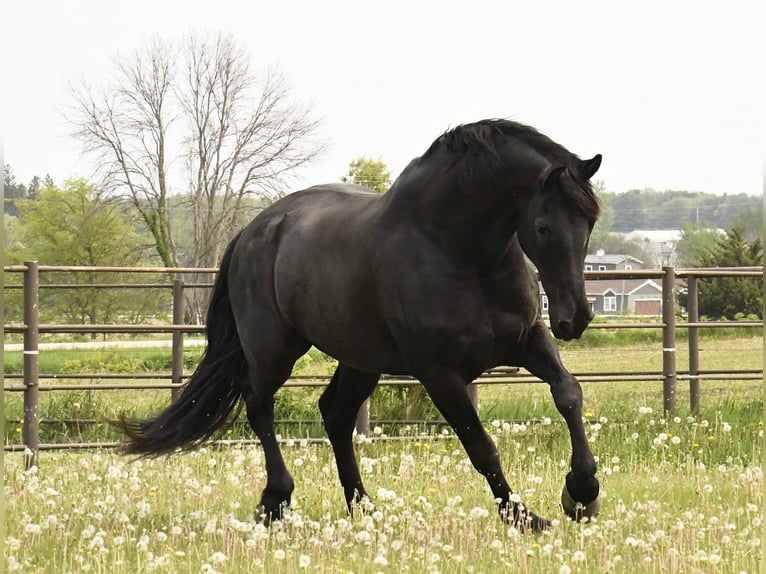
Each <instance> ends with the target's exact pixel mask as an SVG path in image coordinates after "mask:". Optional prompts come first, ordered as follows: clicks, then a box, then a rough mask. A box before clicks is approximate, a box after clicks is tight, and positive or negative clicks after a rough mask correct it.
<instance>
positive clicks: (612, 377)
mask: <svg viewBox="0 0 766 574" xmlns="http://www.w3.org/2000/svg"><path fill="white" fill-rule="evenodd" d="M4 271H5V273H6V278H7V277H9V275H13V274H21V275H22V276H23V280H22V282H19V283H13V282H12V283H7V284H5V285H4V288H5V289H10V290H14V289H15V290H22V291H23V320H22V321H21V322H15V323H14V322H11V323H9V324H6V325H4V331H5V333H18V334H23V345H22V349H23V353H24V361H23V374H18V375H14V374H11V375H6V376H5V378H6V379H7V380H8V381H10V384H7V385H4V389H3V390H4V392H21V393H23V394H24V416H23V419H21V420H18V421H11V422H17V423H19V424H21V425H22V444H6V445H5V446H4V449H5V450H6V451H23V452H24V453H25V454H24V456H25V463H26V465H27V466H32V465H36V464H37V457H38V452H39V451H40V450H53V449H63V448H89V447H94V446H97V447H111V446H115V445H116V444H118V443H61V444H40V440H39V431H40V426H39V425H40V423H41V422H43V423H46V424H47V423H54V422H59V423H60V422H62V421H54V420H48V419H46V420H45V421H41V420H40V419H39V416H38V414H39V413H38V409H39V392H40V391H45V392H54V391H71V390H142V389H159V390H169V391H170V394H171V400H175V398H176V397H177V395H178V393H179V392H180V390H181V389H182V387H183V383H184V381H185V380H186V379H188V375H185V374H184V365H183V352H184V335H185V334H200V333H204V331H205V327H204V325H186V324H184V310H185V309H184V298H185V291H184V290H185V289H200V288H202V289H209V288H211V287H212V285H213V284H212V282H202V283H200V282H194V283H192V282H190V283H185V282H184V281H183V279H182V276H183V275H184V274H209V275H211V277H212V275H213V274H215V273H217V271H218V269H217V268H188V267H178V268H176V267H73V266H53V265H39V264H38V263H37V262H35V261H29V262H26V263H25V264H24V265H11V266H7V267H5V268H4ZM44 273H58V274H61V273H65V274H73V275H76V274H79V273H91V274H92V273H120V274H125V273H139V274H153V275H157V276H163V277H164V280H165V282H164V283H148V282H135V283H107V282H99V283H84V284H83V283H41V282H40V276H41V274H44ZM713 277H761V278H763V268H762V267H745V268H715V269H674V268H673V267H663V268H662V269H644V270H629V271H586V272H585V278H586V279H588V280H608V279H657V280H660V281H661V283H662V306H661V310H662V315H661V317H658V319H659V320H653V321H647V322H637V321H632V322H619V323H606V324H604V323H595V324H592V325H591V326H590V327H589V329H661V330H662V333H663V342H662V354H663V362H662V365H663V366H662V370H661V371H621V372H600V373H593V372H589V373H573V374H574V376H575V377H577V378H578V379H579V380H580V381H581V382H592V383H598V382H610V381H639V382H662V385H663V406H664V413H665V415H666V416H667V415H672V414H673V413H674V412H675V411H676V384H677V382H678V381H679V380H680V381H689V388H690V395H689V396H690V407H691V410H692V412H698V410H699V407H700V394H701V393H700V381H702V380H705V379H716V380H759V379H762V378H763V369H760V370H755V369H750V370H742V369H740V370H737V369H731V370H725V371H722V370H707V371H706V370H704V369H701V368H700V365H699V329H700V328H724V327H725V328H732V327H734V328H746V327H750V328H752V327H762V326H763V321H700V320H699V319H700V318H699V313H698V291H697V287H698V281H699V280H701V279H702V280H704V279H705V278H713ZM59 280H60V279H59ZM679 280H684V281H685V282H686V287H687V300H688V304H687V317H686V320H685V321H677V320H676V315H677V304H676V291H677V288H678V286H679ZM49 289H50V290H53V289H67V290H68V289H99V290H100V289H165V290H168V289H170V290H171V291H172V323H169V324H161V325H143V324H88V325H84V324H54V323H40V322H39V305H40V298H39V294H40V291H44V290H49ZM677 329H686V330H687V331H688V344H689V368H688V369H687V370H683V371H679V370H677V368H676V350H677V349H676V331H677ZM61 333H66V334H91V335H95V334H105V335H106V334H136V333H145V334H171V336H172V342H171V354H172V361H171V363H172V368H171V372H170V373H147V374H117V373H79V374H55V373H40V372H39V353H40V335H41V334H61ZM60 379H66V380H70V381H77V380H82V381H89V382H82V383H66V382H59V380H60ZM16 380H21V381H22V383H21V384H14V383H13V382H12V381H16ZM133 380H135V381H141V382H129V381H133ZM92 381H108V382H104V383H101V382H99V383H94V382H92ZM112 381H113V382H112ZM147 381H159V382H147ZM162 381H165V382H162ZM328 382H329V377H327V376H293V377H291V378H290V379H289V380H288V382H287V383H286V384H285V387H287V388H291V387H292V388H295V387H321V386H325V385H327V384H328ZM539 382H540V380H539V379H538V378H536V377H534V376H532V375H529V374H528V373H526V372H523V371H519V370H518V369H515V368H498V369H493V370H491V371H488V372H486V373H484V374H483V375H482V376H481V377H479V378H478V379H477V380H476V381H475V383H477V384H476V385H472V387H471V388H472V389H473V393H474V394H473V400H474V403H475V404H476V402H477V396H476V394H475V392H476V388H477V386H478V385H508V384H529V383H539ZM380 384H381V385H389V386H413V385H417V384H419V383H418V381H416V380H415V379H412V378H409V377H391V376H383V377H381V382H380ZM312 422H316V421H312ZM376 422H379V421H376ZM392 422H401V423H405V422H407V423H412V424H422V423H424V422H426V421H392ZM428 422H433V421H428ZM76 424H93V423H92V422H90V421H87V420H79V419H78V420H77V421H76ZM369 426H370V415H369V404H367V405H365V406H364V407H363V408H362V409H361V410H360V413H359V417H358V419H357V431H358V432H359V433H360V434H368V433H369ZM301 440H304V439H301ZM312 440H313V439H312ZM317 440H318V441H322V442H323V441H324V440H325V439H317ZM218 442H220V443H229V442H232V441H225V440H224V441H218ZM237 442H248V441H237ZM249 442H257V441H249Z"/></svg>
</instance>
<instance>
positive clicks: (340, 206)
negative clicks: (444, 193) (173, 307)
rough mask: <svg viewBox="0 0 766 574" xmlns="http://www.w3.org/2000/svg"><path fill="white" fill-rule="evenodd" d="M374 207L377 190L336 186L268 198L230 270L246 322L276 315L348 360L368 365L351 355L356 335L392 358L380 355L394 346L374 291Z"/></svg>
mask: <svg viewBox="0 0 766 574" xmlns="http://www.w3.org/2000/svg"><path fill="white" fill-rule="evenodd" d="M380 205H381V196H380V195H379V194H377V193H375V192H371V191H367V190H366V188H363V187H361V186H353V185H342V184H335V185H324V186H317V187H313V188H309V189H307V190H303V191H299V192H296V193H294V194H291V195H289V196H286V197H285V198H283V199H281V200H279V201H277V202H276V203H274V204H273V205H272V206H270V207H269V208H268V209H266V210H264V211H263V212H262V213H260V214H259V215H258V216H257V217H256V218H255V219H254V220H253V221H252V222H251V223H250V224H249V225H248V226H247V227H246V228H245V230H244V231H243V233H242V235H241V236H240V239H239V241H238V244H237V247H236V249H235V253H234V258H233V261H232V266H231V269H230V274H229V281H230V285H231V288H230V296H231V299H232V304H233V306H235V308H236V309H241V310H242V311H243V312H246V315H247V316H248V319H249V320H255V321H258V320H261V321H262V320H268V321H278V322H279V323H280V326H281V328H283V329H285V330H290V331H293V332H295V333H296V334H297V335H299V336H301V337H303V338H304V339H306V340H307V341H309V342H310V343H312V344H314V345H316V346H317V347H319V348H320V349H322V350H323V351H325V352H327V353H329V354H331V355H333V356H335V357H336V358H338V359H346V360H347V362H348V363H349V364H350V365H352V366H357V367H362V366H366V367H367V368H371V367H372V365H361V364H359V361H358V360H355V357H352V356H351V355H353V354H356V348H357V347H358V342H360V341H364V342H365V344H366V346H367V347H368V348H369V349H371V350H372V349H375V351H376V352H377V353H379V356H380V357H381V358H385V361H386V362H391V361H395V360H396V359H395V357H391V356H389V357H387V358H386V355H387V352H386V349H387V348H391V349H393V348H394V345H393V342H392V341H391V340H390V334H389V331H388V327H387V325H386V324H385V319H384V317H383V314H382V310H381V308H380V304H379V297H378V294H377V284H378V282H377V280H376V273H377V270H379V269H380V267H381V265H378V264H377V259H376V257H377V256H378V254H379V250H378V247H379V245H378V244H379V242H380V237H381V230H380V216H379V215H380ZM236 309H235V316H238V317H239V315H237V313H236ZM245 310H247V311H245ZM238 320H239V319H238ZM244 322H245V321H244V320H242V323H243V327H242V328H244V329H247V328H248V327H247V326H246V325H244ZM352 347H353V352H351V350H352ZM376 362H377V360H376Z"/></svg>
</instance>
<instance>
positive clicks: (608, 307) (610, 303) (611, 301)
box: [604, 295, 617, 311]
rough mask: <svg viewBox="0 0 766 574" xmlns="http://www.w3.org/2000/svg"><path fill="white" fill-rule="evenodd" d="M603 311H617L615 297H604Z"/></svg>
mask: <svg viewBox="0 0 766 574" xmlns="http://www.w3.org/2000/svg"><path fill="white" fill-rule="evenodd" d="M604 311H617V296H616V295H604Z"/></svg>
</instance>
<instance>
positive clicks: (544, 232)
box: [535, 225, 551, 237]
mask: <svg viewBox="0 0 766 574" xmlns="http://www.w3.org/2000/svg"><path fill="white" fill-rule="evenodd" d="M535 231H536V232H537V236H538V237H548V235H550V233H551V230H550V228H549V227H548V226H547V225H538V226H536V227H535Z"/></svg>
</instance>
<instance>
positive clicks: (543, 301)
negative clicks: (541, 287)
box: [540, 293, 548, 312]
mask: <svg viewBox="0 0 766 574" xmlns="http://www.w3.org/2000/svg"><path fill="white" fill-rule="evenodd" d="M540 304H541V305H542V308H543V311H546V312H547V311H548V296H547V295H546V294H545V293H543V294H542V295H541V299H540Z"/></svg>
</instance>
